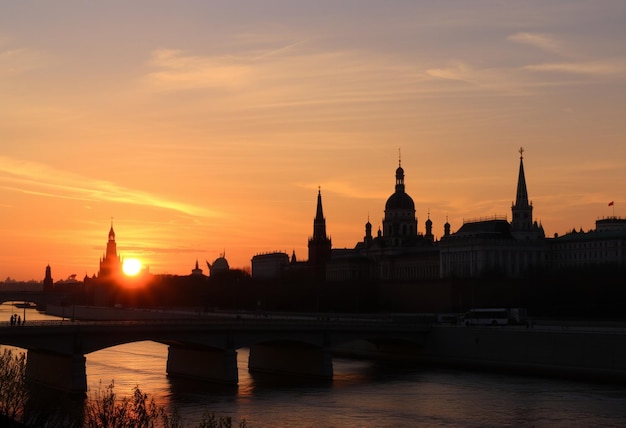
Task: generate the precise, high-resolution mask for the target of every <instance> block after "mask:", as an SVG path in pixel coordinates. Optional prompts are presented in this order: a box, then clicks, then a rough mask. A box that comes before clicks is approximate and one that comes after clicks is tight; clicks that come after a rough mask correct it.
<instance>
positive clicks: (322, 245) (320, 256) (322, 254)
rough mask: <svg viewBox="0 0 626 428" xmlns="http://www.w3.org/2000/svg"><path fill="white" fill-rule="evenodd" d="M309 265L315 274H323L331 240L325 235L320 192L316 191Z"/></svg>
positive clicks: (328, 258) (329, 254)
mask: <svg viewBox="0 0 626 428" xmlns="http://www.w3.org/2000/svg"><path fill="white" fill-rule="evenodd" d="M308 248H309V265H310V266H311V267H312V268H313V270H314V271H315V272H316V273H319V274H323V272H324V270H325V268H326V263H327V262H328V260H330V258H331V248H332V242H331V239H330V238H329V237H328V235H326V218H325V217H324V210H323V209H322V191H321V189H319V190H318V191H317V209H316V212H315V219H314V220H313V236H312V237H310V238H309V245H308Z"/></svg>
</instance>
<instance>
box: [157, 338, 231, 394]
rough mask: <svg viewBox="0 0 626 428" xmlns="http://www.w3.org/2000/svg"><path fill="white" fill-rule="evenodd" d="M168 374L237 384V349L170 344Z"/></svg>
mask: <svg viewBox="0 0 626 428" xmlns="http://www.w3.org/2000/svg"><path fill="white" fill-rule="evenodd" d="M167 374H169V375H174V376H184V377H190V378H193V379H201V380H206V381H211V382H219V383H228V384H235V385H236V384H237V382H238V381H239V373H238V371H237V351H236V350H235V349H228V350H221V349H209V348H183V347H179V346H170V347H169V348H168V351H167Z"/></svg>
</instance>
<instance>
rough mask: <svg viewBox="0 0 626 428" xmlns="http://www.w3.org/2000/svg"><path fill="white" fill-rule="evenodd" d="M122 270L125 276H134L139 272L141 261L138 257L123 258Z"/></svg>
mask: <svg viewBox="0 0 626 428" xmlns="http://www.w3.org/2000/svg"><path fill="white" fill-rule="evenodd" d="M122 270H123V271H124V274H125V275H127V276H135V275H137V274H138V273H139V272H141V262H140V261H139V259H134V258H130V259H124V263H123V265H122Z"/></svg>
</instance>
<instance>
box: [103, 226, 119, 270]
mask: <svg viewBox="0 0 626 428" xmlns="http://www.w3.org/2000/svg"><path fill="white" fill-rule="evenodd" d="M121 275H122V259H121V257H120V256H119V254H117V244H116V242H115V231H114V230H113V223H111V228H110V229H109V239H108V241H107V246H106V252H105V253H104V256H103V257H102V258H101V259H100V270H99V271H98V278H100V279H104V280H109V279H116V278H119V277H120V276H121Z"/></svg>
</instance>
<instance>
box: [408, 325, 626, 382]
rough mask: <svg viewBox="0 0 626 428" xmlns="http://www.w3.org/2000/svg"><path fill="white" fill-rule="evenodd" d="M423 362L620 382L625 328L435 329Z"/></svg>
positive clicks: (625, 360)
mask: <svg viewBox="0 0 626 428" xmlns="http://www.w3.org/2000/svg"><path fill="white" fill-rule="evenodd" d="M419 354H420V356H419V358H420V360H422V361H423V362H425V363H430V364H439V365H447V366H455V367H470V368H480V369H489V370H507V371H513V372H520V373H535V374H546V375H553V376H565V377H570V378H590V379H602V380H611V381H618V382H624V381H626V329H611V328H588V329H585V328H582V327H578V328H571V327H556V326H555V327H541V328H525V327H513V326H506V327H476V326H472V327H461V326H445V325H435V326H433V328H432V330H431V332H430V333H429V334H428V337H427V339H426V342H425V345H424V347H423V348H422V350H421V351H420V352H419Z"/></svg>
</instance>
